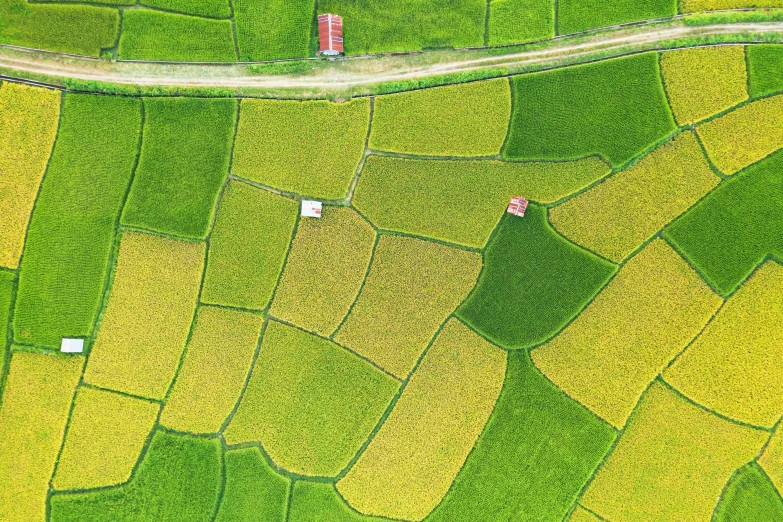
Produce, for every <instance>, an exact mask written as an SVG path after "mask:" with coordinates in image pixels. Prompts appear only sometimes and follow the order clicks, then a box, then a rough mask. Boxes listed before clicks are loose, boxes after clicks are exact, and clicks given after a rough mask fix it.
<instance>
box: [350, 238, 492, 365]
mask: <svg viewBox="0 0 783 522" xmlns="http://www.w3.org/2000/svg"><path fill="white" fill-rule="evenodd" d="M481 264H482V263H481V255H480V254H477V253H473V252H467V251H464V250H457V249H455V248H450V247H447V246H443V245H440V244H436V243H430V242H427V241H423V240H421V239H415V238H410V237H401V236H393V235H382V236H381V238H380V240H379V241H378V246H377V248H376V250H375V256H374V257H373V262H372V266H371V267H370V273H369V274H368V276H367V280H366V281H365V284H364V287H363V288H362V291H361V293H360V294H359V298H358V300H357V302H356V304H355V305H354V307H353V309H352V310H351V314H350V315H349V316H348V319H347V320H346V321H345V323H344V324H343V325H342V327H341V328H340V330H339V331H338V333H337V335H336V336H335V341H337V342H338V343H340V344H343V345H345V346H348V347H349V348H351V349H352V350H355V351H356V352H358V353H360V354H361V355H363V356H365V357H367V358H368V359H370V360H372V361H373V362H375V363H377V364H378V365H379V366H381V367H382V368H385V369H386V370H387V371H388V372H390V373H392V374H394V375H396V376H397V377H399V378H404V377H405V376H406V375H408V373H409V372H410V371H411V370H412V369H413V366H414V365H415V363H416V360H417V359H418V358H419V355H420V354H421V352H422V351H423V350H424V348H425V347H426V346H427V343H428V342H429V341H430V339H432V336H433V335H434V334H435V332H437V330H438V327H439V326H440V324H441V323H443V321H444V320H445V319H446V317H447V316H448V315H449V314H450V313H451V312H452V311H453V310H454V309H455V308H456V307H457V305H459V304H460V303H461V302H462V301H463V300H464V299H465V297H466V296H467V295H468V292H470V290H471V288H473V286H474V285H475V284H476V278H477V277H478V274H479V271H480V270H481Z"/></svg>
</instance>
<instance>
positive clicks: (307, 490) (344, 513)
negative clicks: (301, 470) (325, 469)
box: [288, 480, 389, 522]
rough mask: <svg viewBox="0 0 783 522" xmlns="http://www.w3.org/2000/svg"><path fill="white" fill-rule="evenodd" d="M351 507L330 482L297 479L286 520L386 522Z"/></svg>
mask: <svg viewBox="0 0 783 522" xmlns="http://www.w3.org/2000/svg"><path fill="white" fill-rule="evenodd" d="M388 520H389V519H387V518H377V517H368V516H366V515H362V514H361V513H358V512H356V511H354V510H353V509H351V508H350V507H349V506H348V504H346V503H345V501H344V500H343V499H342V498H341V497H340V495H338V493H337V490H336V489H335V488H334V485H332V484H324V483H317V482H306V481H301V480H300V481H297V482H295V483H294V488H293V492H292V493H291V507H290V509H289V513H288V522H386V521H388Z"/></svg>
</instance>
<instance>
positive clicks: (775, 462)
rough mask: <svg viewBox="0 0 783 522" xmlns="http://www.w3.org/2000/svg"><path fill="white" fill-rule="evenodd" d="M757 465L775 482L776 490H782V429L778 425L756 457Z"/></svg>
mask: <svg viewBox="0 0 783 522" xmlns="http://www.w3.org/2000/svg"><path fill="white" fill-rule="evenodd" d="M758 463H759V466H761V468H762V469H763V470H764V472H765V473H766V474H767V475H768V476H769V478H770V479H771V480H772V483H773V484H775V487H776V488H777V490H778V491H783V430H782V429H780V427H778V428H777V429H776V430H775V432H774V433H773V434H772V437H771V438H770V439H769V442H768V443H767V447H766V448H764V453H762V454H761V455H760V456H759V458H758Z"/></svg>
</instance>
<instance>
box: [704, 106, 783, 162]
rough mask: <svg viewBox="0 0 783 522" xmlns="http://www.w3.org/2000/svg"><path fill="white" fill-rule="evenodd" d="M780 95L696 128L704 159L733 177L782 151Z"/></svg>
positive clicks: (782, 108) (782, 126)
mask: <svg viewBox="0 0 783 522" xmlns="http://www.w3.org/2000/svg"><path fill="white" fill-rule="evenodd" d="M781 113H783V95H779V96H773V97H771V98H764V99H762V100H758V101H754V102H751V103H749V104H747V105H744V106H742V107H740V108H739V109H735V110H733V111H731V112H729V113H727V114H724V115H723V116H721V117H720V118H716V119H714V120H711V121H708V122H707V123H703V124H701V125H699V126H698V127H696V132H698V133H699V137H700V138H701V141H702V143H703V144H704V148H705V149H706V150H707V155H708V156H709V157H710V159H711V160H712V162H713V163H714V164H715V166H716V167H718V169H720V170H721V172H723V173H724V174H734V173H735V172H737V171H738V170H741V169H743V168H745V167H747V166H748V165H750V164H751V163H755V162H757V161H758V160H760V159H762V158H764V157H766V156H768V155H769V154H772V153H773V152H775V151H776V150H778V149H779V148H781V147H783V125H781V124H780V114H781Z"/></svg>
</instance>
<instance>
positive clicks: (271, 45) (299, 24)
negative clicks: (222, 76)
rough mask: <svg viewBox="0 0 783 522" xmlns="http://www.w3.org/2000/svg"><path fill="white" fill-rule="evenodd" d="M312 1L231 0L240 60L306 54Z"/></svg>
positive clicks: (313, 0)
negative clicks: (259, 0) (263, 0)
mask: <svg viewBox="0 0 783 522" xmlns="http://www.w3.org/2000/svg"><path fill="white" fill-rule="evenodd" d="M314 4H315V0H268V1H265V2H258V1H257V0H233V1H232V5H233V6H234V23H235V24H236V32H237V45H238V46H239V61H240V62H258V61H264V60H279V59H283V58H305V57H307V56H308V55H309V54H310V36H311V32H312V31H311V26H312V25H313V9H314Z"/></svg>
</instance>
